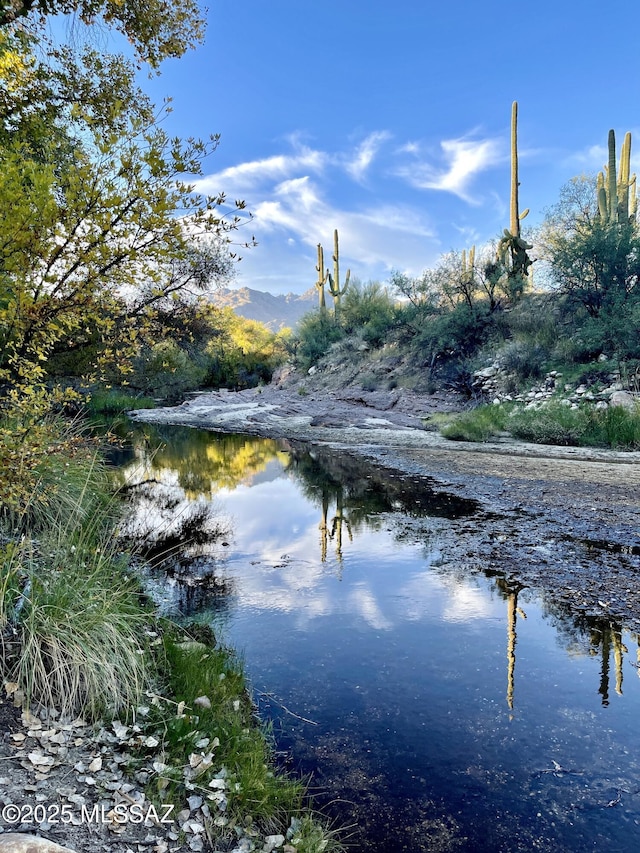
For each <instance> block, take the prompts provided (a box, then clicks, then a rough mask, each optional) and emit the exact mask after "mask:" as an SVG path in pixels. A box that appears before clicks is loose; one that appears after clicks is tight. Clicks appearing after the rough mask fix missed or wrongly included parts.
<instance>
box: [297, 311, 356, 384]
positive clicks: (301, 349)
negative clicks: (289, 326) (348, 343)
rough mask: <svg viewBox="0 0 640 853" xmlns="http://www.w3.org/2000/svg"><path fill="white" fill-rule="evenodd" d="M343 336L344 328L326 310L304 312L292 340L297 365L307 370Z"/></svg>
mask: <svg viewBox="0 0 640 853" xmlns="http://www.w3.org/2000/svg"><path fill="white" fill-rule="evenodd" d="M344 336H345V332H344V330H343V329H342V328H341V327H340V326H339V325H338V324H337V323H336V322H335V320H334V318H333V316H332V315H331V314H330V313H329V312H328V311H326V310H324V311H323V310H320V309H317V310H315V311H310V312H309V313H308V314H305V316H304V317H303V318H302V320H301V321H300V323H299V325H298V330H297V333H296V336H295V338H294V341H293V349H294V352H295V358H296V362H297V364H298V366H299V367H301V368H302V369H303V370H308V369H309V368H310V367H311V366H312V365H314V364H316V363H317V362H318V361H319V360H320V359H321V358H322V357H323V356H325V355H326V354H327V351H328V350H329V347H330V346H331V344H333V343H335V342H336V341H339V340H341V339H342V338H344Z"/></svg>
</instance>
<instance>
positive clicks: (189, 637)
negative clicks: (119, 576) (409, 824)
mask: <svg viewBox="0 0 640 853" xmlns="http://www.w3.org/2000/svg"><path fill="white" fill-rule="evenodd" d="M164 654H165V665H166V679H167V692H168V694H169V695H171V696H172V697H173V699H174V700H175V702H176V703H177V704H175V705H174V703H173V701H172V702H171V703H170V705H168V704H161V706H160V708H158V709H157V711H156V713H157V714H158V715H159V716H157V717H156V719H155V720H151V721H150V725H151V726H152V727H153V726H154V725H155V726H156V727H157V726H158V725H160V726H161V727H162V732H163V742H164V743H163V745H164V756H163V762H164V764H165V765H167V768H168V769H166V770H165V771H164V772H163V774H162V776H160V777H159V778H157V779H156V780H155V783H154V786H153V789H152V790H150V791H149V795H150V796H151V797H152V798H154V799H155V798H157V799H159V800H161V801H162V802H170V803H174V802H182V801H184V800H185V799H186V797H187V796H188V795H189V794H192V793H193V792H194V791H196V792H198V793H200V795H201V796H205V798H208V799H209V801H210V802H209V807H210V809H211V811H212V813H213V814H215V813H216V812H217V813H218V814H219V820H218V824H217V827H218V829H217V830H215V831H217V832H219V834H220V837H233V836H234V833H237V832H238V830H239V829H240V830H241V832H242V834H247V833H249V835H251V832H252V831H255V832H256V833H257V834H259V833H260V832H262V833H263V834H265V833H266V834H270V833H278V832H280V833H282V834H283V835H286V836H287V838H288V840H289V843H291V844H293V845H294V846H295V847H296V850H297V851H299V853H319V851H323V850H324V851H327V853H329V851H338V850H341V849H342V848H341V846H340V845H339V843H338V842H337V840H336V839H335V837H334V835H333V833H332V832H331V831H330V830H327V829H326V828H325V827H324V826H323V825H322V823H321V822H320V821H318V820H316V819H315V818H314V817H313V816H311V815H310V813H309V811H308V808H307V807H306V787H305V784H304V783H303V782H302V781H300V780H299V779H294V778H291V777H289V776H287V775H285V774H284V773H280V772H278V771H276V770H274V766H273V757H274V756H273V747H272V739H271V735H270V732H269V730H268V729H265V728H264V727H263V726H260V725H259V723H258V721H257V719H256V717H255V714H254V708H253V705H252V703H251V700H250V698H249V694H248V692H247V688H246V682H245V678H244V674H243V670H242V664H241V662H240V661H239V659H238V658H237V656H236V655H235V654H234V653H233V652H232V651H231V650H229V649H227V648H225V647H223V646H220V645H218V644H217V643H216V641H215V638H214V636H213V634H212V632H211V631H210V629H208V628H206V627H204V626H191V627H190V628H189V633H188V634H185V633H183V632H181V631H178V630H177V629H170V630H169V631H168V632H167V634H166V635H165V637H164ZM168 709H169V711H168ZM220 816H222V817H220ZM214 825H215V824H214ZM252 827H254V828H255V830H252V829H251V828H252ZM294 837H295V838H296V839H297V840H296V841H294V840H293V839H294Z"/></svg>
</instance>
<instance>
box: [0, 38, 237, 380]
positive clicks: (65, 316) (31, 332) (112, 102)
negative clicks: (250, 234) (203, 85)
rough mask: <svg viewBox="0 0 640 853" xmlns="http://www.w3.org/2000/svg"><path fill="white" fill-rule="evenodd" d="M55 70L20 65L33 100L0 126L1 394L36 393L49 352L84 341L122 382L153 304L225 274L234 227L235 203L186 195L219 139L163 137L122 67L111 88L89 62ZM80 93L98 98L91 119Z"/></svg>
mask: <svg viewBox="0 0 640 853" xmlns="http://www.w3.org/2000/svg"><path fill="white" fill-rule="evenodd" d="M58 59H59V61H58V62H57V63H56V65H55V66H54V67H53V72H54V73H52V74H45V73H43V69H42V67H41V66H40V65H39V64H38V63H37V62H36V61H35V60H34V59H33V58H32V57H30V56H28V55H27V54H25V62H24V68H25V69H26V71H25V84H24V85H25V87H31V90H30V96H29V98H28V99H27V101H26V102H25V101H24V99H21V98H20V97H17V96H14V97H8V98H7V104H8V106H7V108H6V110H5V113H4V115H3V116H1V118H2V119H3V121H2V136H1V137H0V141H1V143H2V144H0V202H1V203H2V205H3V209H4V210H6V211H10V215H8V216H4V217H3V218H2V220H0V381H2V382H4V383H5V387H6V386H7V385H12V386H13V387H14V388H15V387H27V386H29V385H33V384H34V383H38V382H41V381H42V380H43V379H44V378H45V373H46V370H45V368H46V362H47V359H48V358H49V356H50V355H51V354H52V353H53V352H54V351H55V350H56V349H59V348H60V347H66V348H71V349H73V348H74V347H76V348H81V347H83V346H86V345H88V344H89V343H90V344H91V346H92V347H94V348H95V360H94V364H93V367H94V368H95V371H96V372H99V371H101V370H104V369H105V368H106V367H108V368H109V370H110V371H111V372H112V373H114V372H115V373H118V372H120V374H124V373H126V371H127V370H128V369H130V356H131V354H132V353H134V352H135V351H136V350H137V349H138V348H139V346H140V345H141V342H142V340H143V339H144V336H145V335H147V336H148V335H149V334H151V331H150V330H151V329H152V328H153V324H151V323H150V322H149V321H150V318H151V317H152V314H153V309H154V306H156V305H158V304H161V303H162V302H163V301H166V300H167V299H171V298H173V299H176V298H179V297H180V295H183V294H185V293H187V292H195V291H201V290H202V289H203V288H205V287H207V286H208V285H209V284H210V283H211V282H213V281H215V280H216V279H217V280H220V279H221V278H224V277H225V276H226V275H227V274H228V272H229V269H230V263H231V261H232V259H233V253H232V252H231V251H230V240H231V232H232V231H234V230H235V229H236V228H237V227H238V226H239V225H240V224H241V222H242V219H243V217H244V214H243V213H242V211H243V209H244V203H243V202H242V201H236V202H234V203H232V204H230V205H227V203H226V199H225V197H224V194H222V193H221V194H219V195H218V196H204V195H201V194H199V193H197V192H195V191H194V186H193V183H192V180H193V178H194V177H197V176H198V175H200V174H201V173H202V168H203V162H204V161H205V159H206V158H207V157H208V156H209V155H210V154H211V153H212V152H213V151H214V150H215V148H216V147H217V144H218V138H217V137H215V136H214V137H211V138H210V139H209V140H208V141H206V142H203V141H200V140H194V139H190V140H186V141H182V140H180V139H171V138H169V137H168V135H167V134H166V133H165V131H164V130H163V129H162V127H161V125H160V123H159V122H158V121H157V120H156V117H155V115H154V113H153V110H152V108H151V105H150V104H149V103H148V101H147V100H146V99H145V98H144V96H142V94H141V93H139V92H138V91H137V89H136V87H135V85H134V83H133V79H134V69H133V68H132V66H131V65H130V64H128V63H126V62H125V61H124V60H122V59H121V58H120V59H117V60H114V61H116V62H117V68H118V70H119V77H120V80H121V83H122V84H123V85H122V88H121V89H120V90H119V91H115V90H114V89H113V88H111V87H109V85H108V82H107V79H106V78H107V76H108V74H109V73H110V71H111V70H113V66H112V64H111V63H109V62H107V61H104V60H102V59H101V58H100V57H97V56H96V55H95V54H86V55H85V56H84V57H83V59H82V61H75V60H74V58H73V56H71V55H69V54H65V53H63V54H62V55H61V56H60V57H58ZM0 70H1V69H0ZM4 88H5V90H7V89H8V88H9V87H8V86H5V87H4ZM78 92H85V93H86V92H93V93H96V98H97V97H98V94H97V93H99V96H100V98H101V99H102V101H101V103H100V104H99V107H100V108H98V106H97V102H96V98H94V97H87V98H86V100H82V101H81V100H78V99H77V93H78ZM74 93H75V94H76V97H73V95H74ZM9 95H11V92H9ZM35 130H37V133H36V132H35ZM61 143H62V144H61Z"/></svg>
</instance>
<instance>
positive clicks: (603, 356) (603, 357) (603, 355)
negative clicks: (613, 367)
mask: <svg viewBox="0 0 640 853" xmlns="http://www.w3.org/2000/svg"><path fill="white" fill-rule="evenodd" d="M598 361H600V362H603V361H609V359H608V357H607V356H606V355H605V354H604V353H603V352H601V353H600V355H599V356H598Z"/></svg>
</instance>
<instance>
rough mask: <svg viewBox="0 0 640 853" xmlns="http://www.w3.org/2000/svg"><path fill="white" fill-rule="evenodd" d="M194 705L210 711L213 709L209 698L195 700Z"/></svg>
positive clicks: (201, 697)
mask: <svg viewBox="0 0 640 853" xmlns="http://www.w3.org/2000/svg"><path fill="white" fill-rule="evenodd" d="M193 704H194V705H195V706H196V707H197V708H205V709H209V708H210V707H211V699H209V697H208V696H198V698H197V699H194V700H193Z"/></svg>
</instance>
